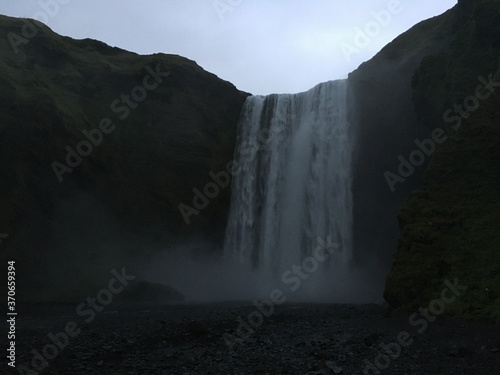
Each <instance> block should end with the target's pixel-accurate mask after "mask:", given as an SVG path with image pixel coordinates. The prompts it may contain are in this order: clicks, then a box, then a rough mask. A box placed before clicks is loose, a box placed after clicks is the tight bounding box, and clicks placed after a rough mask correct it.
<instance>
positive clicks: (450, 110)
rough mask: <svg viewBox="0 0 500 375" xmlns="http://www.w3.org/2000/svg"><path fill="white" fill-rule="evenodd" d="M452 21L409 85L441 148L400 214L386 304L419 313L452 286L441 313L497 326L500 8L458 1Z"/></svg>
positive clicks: (499, 293) (499, 305)
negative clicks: (455, 294)
mask: <svg viewBox="0 0 500 375" xmlns="http://www.w3.org/2000/svg"><path fill="white" fill-rule="evenodd" d="M453 13H454V22H453V24H452V25H451V26H452V27H451V29H450V31H449V32H448V35H447V43H445V44H444V45H443V46H442V48H440V49H439V50H438V51H436V52H435V53H433V54H430V55H428V56H426V57H425V58H424V59H423V60H422V62H421V63H420V64H419V67H418V69H417V70H416V71H415V73H414V76H413V82H412V88H413V100H414V103H415V110H416V113H417V115H418V117H419V119H420V120H421V121H422V122H423V123H424V124H426V125H427V126H428V127H430V128H432V129H437V131H441V132H442V133H443V134H446V135H445V137H447V139H446V141H445V142H444V143H443V144H441V145H436V146H437V151H436V152H435V153H434V154H433V155H432V161H431V163H430V165H429V166H428V168H427V170H426V173H425V177H424V183H423V186H421V187H420V188H419V189H418V190H417V191H415V192H413V193H412V194H411V196H410V198H409V199H408V200H407V201H406V202H405V204H404V205H403V207H402V209H401V211H400V214H399V223H400V228H401V234H400V236H399V242H398V246H397V251H396V253H395V255H394V264H393V267H392V271H391V273H390V275H389V278H388V280H387V285H386V288H385V298H386V299H387V301H388V302H389V303H390V305H391V308H392V309H393V310H394V311H412V310H414V311H416V310H418V309H419V308H420V307H427V306H429V303H430V302H431V301H433V300H438V301H441V300H442V298H443V297H442V295H441V292H442V290H443V288H444V282H445V280H449V281H451V282H457V283H459V284H460V285H461V286H463V288H464V290H463V291H462V292H461V295H460V297H459V298H458V299H457V301H456V302H454V303H453V304H450V305H446V306H445V313H446V314H448V315H453V316H457V317H462V318H480V319H488V320H492V321H496V322H500V252H499V250H498V249H499V248H500V247H499V244H500V235H499V233H498V226H499V223H500V207H499V202H500V195H499V194H500V191H499V189H498V186H499V176H500V174H499V170H498V168H499V167H498V165H499V163H498V162H499V160H500V147H499V144H500V128H499V124H498V119H499V116H500V111H499V108H500V95H499V93H498V90H499V87H500V26H499V25H500V22H499V21H500V2H499V1H465V0H464V1H460V2H459V4H458V5H457V7H456V8H455V9H454V10H453ZM437 305H439V302H437V303H436V305H435V306H437Z"/></svg>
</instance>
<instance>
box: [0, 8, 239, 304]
mask: <svg viewBox="0 0 500 375" xmlns="http://www.w3.org/2000/svg"><path fill="white" fill-rule="evenodd" d="M23 31H24V34H23ZM0 33H1V35H4V36H7V37H2V38H0V51H1V56H2V57H1V59H0V103H1V106H2V108H1V111H0V150H1V155H2V158H1V162H0V174H1V176H2V183H1V184H0V186H1V187H0V189H1V197H0V232H2V233H6V234H9V237H8V239H7V240H5V241H4V242H3V244H2V246H3V247H4V248H6V249H7V256H8V257H12V258H13V259H16V260H18V262H19V268H20V270H21V271H20V272H22V274H23V275H24V276H25V280H26V283H28V284H31V287H33V288H32V290H36V288H35V286H36V285H37V284H38V285H43V288H44V289H46V288H48V287H50V284H51V283H50V282H48V281H47V280H46V278H49V279H51V278H53V279H55V280H59V281H62V280H64V278H63V277H61V278H57V277H52V276H53V275H54V274H57V273H59V272H60V273H62V274H64V275H68V274H72V273H76V274H79V275H81V277H82V278H91V277H92V274H93V273H94V272H95V273H98V269H100V268H102V269H106V271H107V272H109V269H110V268H106V267H108V265H110V264H115V261H119V260H120V259H128V256H130V258H131V259H132V258H133V257H134V256H135V255H140V254H142V255H145V254H147V253H148V251H151V248H153V247H156V248H161V247H163V246H168V245H170V244H172V243H173V242H175V241H177V240H179V236H185V237H190V238H198V239H201V240H204V241H205V240H206V241H208V242H209V243H212V244H220V241H221V238H222V233H223V230H224V227H225V221H226V216H227V211H228V205H229V195H230V190H229V188H225V189H221V192H220V193H219V194H217V195H216V197H215V198H210V200H209V202H208V204H207V207H206V208H204V209H202V210H199V213H197V214H194V215H191V216H190V217H189V221H190V224H189V225H187V224H186V221H185V220H184V218H183V216H182V215H181V213H180V211H179V208H178V207H179V205H180V204H185V205H186V206H191V207H192V206H193V197H194V193H193V189H194V188H197V189H199V190H201V191H203V189H204V187H205V186H206V184H207V183H210V182H212V178H211V177H210V175H209V173H210V172H211V171H212V172H214V173H218V172H220V171H224V170H226V164H227V162H228V161H230V160H231V159H232V156H233V150H234V144H235V139H236V125H237V121H238V118H239V113H240V109H241V106H242V104H243V102H244V100H245V97H246V96H247V94H245V93H242V92H239V91H238V90H237V89H236V88H235V87H234V86H233V85H232V84H230V83H228V82H225V81H222V80H220V79H219V78H218V77H216V76H215V75H213V74H210V73H207V72H206V71H204V70H203V69H202V68H200V67H199V66H198V65H197V64H196V63H195V62H193V61H190V60H187V59H185V58H182V57H179V56H174V55H162V54H157V55H151V56H139V55H136V54H134V53H129V52H127V51H123V50H120V49H117V48H111V47H109V46H107V45H105V44H103V43H100V42H97V41H94V40H88V39H87V40H72V39H70V38H65V37H61V36H59V35H56V34H55V33H53V32H52V31H51V30H50V29H48V28H47V27H46V26H44V25H42V24H40V23H38V22H36V21H30V20H21V19H14V18H8V17H0ZM11 42H12V43H13V44H14V47H13V46H12V43H11ZM16 52H17V53H16ZM122 95H125V96H122ZM89 146H90V147H89ZM68 154H71V156H68ZM146 237H147V238H149V242H148V243H147V244H146V243H144V242H143V241H142V240H141V238H146ZM117 254H120V257H116V256H115V255H117ZM124 265H125V264H123V266H124ZM119 266H120V265H115V267H119ZM49 274H51V275H52V276H51V277H47V275H49ZM20 278H21V279H22V277H21V276H20ZM54 282H55V281H54ZM25 297H27V296H25Z"/></svg>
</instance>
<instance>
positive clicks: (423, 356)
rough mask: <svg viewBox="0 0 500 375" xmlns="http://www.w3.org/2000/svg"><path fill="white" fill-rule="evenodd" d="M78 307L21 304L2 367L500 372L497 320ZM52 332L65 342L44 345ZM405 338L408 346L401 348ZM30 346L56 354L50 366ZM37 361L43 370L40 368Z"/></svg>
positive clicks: (352, 311)
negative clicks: (12, 347) (12, 363)
mask: <svg viewBox="0 0 500 375" xmlns="http://www.w3.org/2000/svg"><path fill="white" fill-rule="evenodd" d="M75 307H76V305H64V306H53V305H43V306H42V305H37V306H22V307H19V309H18V313H19V315H18V317H17V318H16V322H17V325H16V330H17V331H16V356H17V358H16V365H17V366H18V368H17V369H12V368H10V367H8V366H7V363H6V362H5V361H6V359H5V356H3V358H2V359H1V363H0V365H1V368H2V369H4V368H7V373H9V374H10V373H12V374H18V373H21V374H37V373H41V374H54V375H56V374H64V375H77V374H106V375H112V374H120V375H122V374H126V375H132V374H136V375H164V374H304V375H305V374H310V375H312V374H364V373H365V369H366V368H367V366H370V365H369V362H371V363H373V366H374V367H373V368H374V369H376V368H375V366H376V365H378V366H379V367H380V368H384V370H383V371H381V372H380V373H382V374H408V375H413V374H419V375H446V374H453V375H460V374H467V375H472V374H480V375H488V374H491V375H499V374H500V352H499V350H498V349H499V348H500V327H498V326H493V325H489V324H485V323H472V322H462V321H454V320H449V319H444V318H438V319H437V320H435V321H434V322H429V323H427V327H425V328H426V329H425V330H424V329H423V328H424V326H423V323H422V322H423V321H422V320H420V322H419V324H418V325H417V324H416V323H415V322H414V323H411V322H410V321H409V316H401V317H396V318H394V317H388V316H386V314H385V312H386V308H385V307H384V306H377V305H327V304H325V305H324V304H285V305H282V306H278V307H276V308H275V311H274V313H273V314H271V315H270V316H269V317H264V319H263V322H262V323H261V324H260V325H258V326H257V323H260V322H259V320H260V319H259V316H261V315H259V314H257V313H255V312H256V311H258V310H257V309H256V308H255V307H254V306H252V305H251V304H245V303H223V304H197V305H194V304H191V305H186V304H183V305H157V304H156V305H123V304H120V305H114V304H113V305H110V306H108V308H107V309H106V310H104V311H102V312H99V313H97V314H96V316H95V319H93V320H91V319H90V318H91V315H90V314H89V313H86V314H81V313H80V315H82V316H80V315H78V314H77V312H76V308H75ZM252 313H253V314H252ZM84 319H87V320H89V322H88V323H86V322H85V321H84ZM252 319H255V321H253V320H252ZM90 320H91V321H90ZM249 320H252V323H253V324H254V325H255V326H256V327H255V328H252V327H250V326H247V327H246V330H245V329H242V330H240V332H239V333H240V334H241V335H242V336H245V337H246V339H245V340H240V341H235V340H232V341H230V343H231V344H232V346H231V344H230V345H229V346H228V345H227V344H226V342H225V339H224V338H226V339H227V338H228V337H229V336H228V335H229V334H231V335H233V336H234V337H236V335H237V332H236V330H237V328H238V326H239V325H240V324H241V321H244V322H249ZM68 322H74V325H73V326H71V323H70V325H69V328H70V330H69V332H71V333H73V334H75V333H78V332H79V333H78V334H76V335H75V337H68V339H67V342H66V341H65V340H64V334H58V333H59V332H63V331H64V330H65V327H66V326H67V324H68ZM412 324H413V325H412ZM249 327H250V329H252V330H253V331H254V332H253V333H251V332H248V328H249ZM419 329H420V330H421V333H419V332H418V330H419ZM2 330H3V331H4V332H6V326H5V325H4V329H2ZM404 332H407V333H408V334H405V333H404ZM49 333H52V334H54V335H55V336H56V337H57V338H59V340H60V341H59V345H60V347H62V349H57V352H54V350H53V349H54V348H55V347H47V345H50V344H52V341H51V339H50V338H49V337H48V334H49ZM2 336H3V338H2V341H1V342H2V343H4V345H3V347H7V345H6V343H5V339H6V334H2ZM398 336H399V337H400V338H401V337H402V338H403V339H404V340H403V343H405V345H407V346H406V347H404V348H401V350H400V353H398V352H399V350H398V348H400V345H396V344H394V343H395V342H397V338H398ZM57 338H55V340H56V341H57ZM391 343H392V344H391ZM384 344H385V345H388V349H389V350H390V355H388V354H387V353H385V352H384V349H383V345H384ZM408 344H409V345H408ZM44 347H45V351H44ZM51 349H52V350H51ZM33 350H36V351H37V352H38V353H44V352H45V355H46V356H47V355H48V357H53V356H54V355H56V357H55V358H54V359H51V360H48V361H47V362H45V363H44V362H43V361H42V359H41V358H40V357H37V356H36V354H35V352H34V351H33ZM4 353H5V351H4ZM34 358H35V360H34V362H33V359H34ZM33 364H34V365H35V366H38V369H41V367H45V368H44V369H43V370H42V371H35V370H33V368H34V367H33ZM45 365H46V366H45ZM22 366H25V367H22ZM377 371H378V369H377ZM0 373H3V370H0ZM368 373H369V374H375V373H378V372H375V370H369V372H368Z"/></svg>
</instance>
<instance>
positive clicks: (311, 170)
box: [224, 80, 352, 282]
mask: <svg viewBox="0 0 500 375" xmlns="http://www.w3.org/2000/svg"><path fill="white" fill-rule="evenodd" d="M346 91H347V81H346V80H339V81H331V82H326V83H322V84H320V85H318V86H316V87H314V88H313V89H311V90H309V91H307V92H304V93H299V94H285V95H270V96H265V97H264V96H252V97H249V98H248V99H247V100H246V102H245V105H244V108H243V110H242V115H241V119H240V122H239V125H238V140H237V143H238V147H237V151H236V155H235V156H236V157H235V162H236V163H237V164H236V165H237V166H238V168H239V170H238V173H235V174H234V177H233V185H232V194H233V195H232V201H231V209H230V214H229V221H228V226H227V230H226V241H225V246H224V254H225V257H226V258H232V259H237V260H238V262H239V263H241V264H243V265H246V266H248V267H249V268H250V269H252V270H253V271H255V272H258V273H259V274H260V275H262V277H266V278H268V279H272V280H275V282H277V281H279V280H280V279H281V278H282V273H283V272H286V270H287V269H290V268H291V267H292V266H293V265H300V264H301V263H302V262H303V261H304V259H306V258H308V257H311V256H312V255H313V251H314V249H315V248H316V247H317V246H318V245H320V244H324V243H327V241H330V242H334V243H337V244H338V248H337V249H336V250H335V252H334V253H333V256H331V257H329V258H328V259H327V260H326V261H324V262H322V263H321V264H320V265H319V266H318V271H316V270H315V273H322V274H323V275H324V276H326V278H327V280H328V277H329V276H328V275H330V276H331V277H333V274H337V275H338V274H339V273H343V272H346V270H347V268H348V265H349V262H350V260H351V251H352V238H351V237H352V234H351V232H352V194H351V180H352V173H351V158H352V137H350V136H349V131H350V129H349V124H348V122H347V113H346V112H347V110H346V107H347V105H346Z"/></svg>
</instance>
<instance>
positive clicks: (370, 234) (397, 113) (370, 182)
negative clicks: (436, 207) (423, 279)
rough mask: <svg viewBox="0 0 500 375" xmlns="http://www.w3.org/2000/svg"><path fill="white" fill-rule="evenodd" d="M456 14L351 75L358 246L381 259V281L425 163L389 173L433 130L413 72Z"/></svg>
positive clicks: (369, 258) (360, 255) (425, 26)
mask: <svg viewBox="0 0 500 375" xmlns="http://www.w3.org/2000/svg"><path fill="white" fill-rule="evenodd" d="M453 20H454V14H453V12H451V11H450V12H447V13H446V14H444V15H443V16H441V17H436V18H433V19H430V20H427V21H424V22H422V23H420V24H418V25H416V26H415V27H413V28H412V29H410V30H409V31H407V32H406V33H404V34H402V35H401V36H399V37H398V38H397V39H395V40H394V41H393V42H392V43H390V44H389V45H387V46H386V47H385V48H384V49H383V50H382V51H381V52H380V53H379V54H377V55H376V56H375V57H374V58H373V59H372V60H370V61H368V62H366V63H364V64H362V65H361V66H360V67H359V68H358V69H357V70H356V71H354V72H353V73H351V74H350V75H349V87H350V94H349V95H350V108H349V117H350V122H351V124H352V126H353V132H354V138H355V141H354V143H355V150H354V166H353V168H354V169H353V170H354V176H353V179H354V180H353V200H354V228H353V229H354V250H355V254H356V259H357V260H358V261H362V260H364V261H366V262H369V263H373V262H375V263H377V264H379V265H380V267H381V268H382V270H381V274H380V275H381V277H382V279H380V280H379V282H380V283H381V284H383V278H384V274H385V273H386V272H387V271H388V267H389V265H390V259H391V255H392V252H393V251H394V248H395V246H396V242H397V236H398V233H399V229H398V223H397V213H398V210H399V207H400V205H401V204H402V203H403V201H404V200H405V199H406V197H407V196H408V194H409V192H410V191H411V190H413V189H415V188H416V187H417V186H419V184H420V183H421V176H422V173H423V170H424V168H425V164H426V163H424V164H423V165H421V166H420V167H418V168H415V170H414V171H413V173H408V174H407V176H406V177H403V178H401V179H400V180H398V181H396V182H395V180H394V178H389V176H393V175H392V174H394V175H398V174H399V172H398V169H399V167H400V164H401V161H400V159H399V157H400V156H401V157H402V158H405V159H408V157H409V154H410V153H411V152H412V151H413V150H414V149H415V148H416V147H417V146H416V145H415V140H417V139H419V140H422V139H424V138H425V137H427V136H428V134H429V129H428V128H426V127H425V126H424V125H423V124H422V123H421V122H419V119H418V117H417V115H416V113H415V111H414V104H413V100H412V95H413V94H412V93H413V91H412V78H413V75H414V72H415V71H416V69H417V68H418V66H419V64H420V63H421V61H422V59H423V58H424V57H425V56H427V55H429V54H432V53H435V52H436V51H438V50H440V49H441V48H442V47H443V46H444V45H445V44H446V40H447V33H448V32H449V30H450V28H451V25H452V23H453ZM388 173H391V175H389V174H388Z"/></svg>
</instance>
